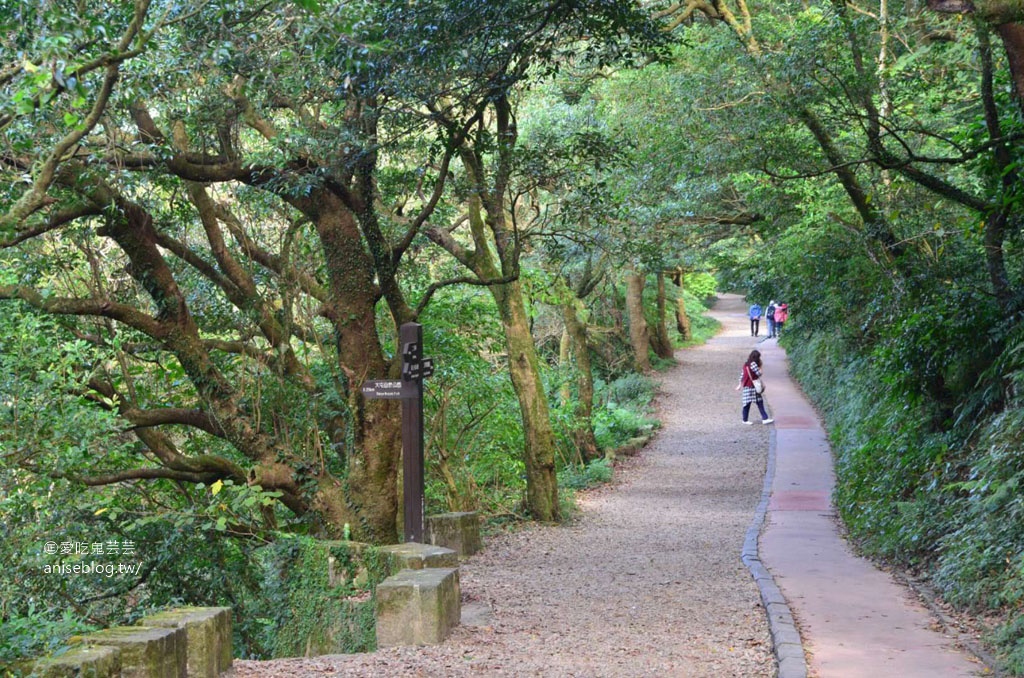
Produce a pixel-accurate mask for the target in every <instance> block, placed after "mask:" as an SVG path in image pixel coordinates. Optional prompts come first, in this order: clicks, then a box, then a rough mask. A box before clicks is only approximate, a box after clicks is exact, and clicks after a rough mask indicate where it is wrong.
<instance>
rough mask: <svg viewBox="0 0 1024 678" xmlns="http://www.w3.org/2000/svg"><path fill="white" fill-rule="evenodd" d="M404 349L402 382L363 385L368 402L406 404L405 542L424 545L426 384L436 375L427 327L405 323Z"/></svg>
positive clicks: (400, 339)
mask: <svg viewBox="0 0 1024 678" xmlns="http://www.w3.org/2000/svg"><path fill="white" fill-rule="evenodd" d="M398 342H399V345H400V346H401V347H402V378H401V379H400V380H397V379H372V380H367V381H366V382H364V383H363V395H364V396H366V397H367V398H383V399H386V400H401V401H402V474H403V478H404V482H403V486H402V490H403V492H402V497H403V500H404V505H405V516H404V517H405V541H407V542H409V541H414V542H417V543H420V544H422V543H423V513H424V498H423V380H424V379H425V378H427V377H429V376H430V375H432V374H433V373H434V361H433V359H431V358H424V357H423V326H422V325H420V324H419V323H404V324H403V325H402V327H401V328H399V332H398Z"/></svg>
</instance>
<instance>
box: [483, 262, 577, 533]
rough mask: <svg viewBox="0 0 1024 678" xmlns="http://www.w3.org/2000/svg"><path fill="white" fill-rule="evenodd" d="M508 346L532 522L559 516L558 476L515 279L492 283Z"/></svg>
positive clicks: (534, 356)
mask: <svg viewBox="0 0 1024 678" xmlns="http://www.w3.org/2000/svg"><path fill="white" fill-rule="evenodd" d="M490 290H491V293H492V294H493V296H494V300H495V302H496V303H497V305H498V313H499V315H500V316H501V324H502V327H503V329H504V330H505V341H506V343H507V345H508V369H509V374H510V375H511V377H512V387H513V388H514V389H515V392H516V397H517V398H518V399H519V410H520V413H521V415H522V418H523V443H524V446H523V462H524V464H525V466H526V503H527V507H528V509H529V511H530V515H532V516H533V518H534V519H536V520H541V521H547V522H551V521H556V520H558V519H559V517H560V516H559V513H560V512H559V506H558V479H557V477H556V475H555V432H554V429H552V427H551V416H550V412H549V409H548V398H547V394H546V393H545V392H544V384H543V382H542V380H541V376H540V359H539V358H538V356H537V349H536V346H535V345H534V343H533V336H532V335H531V334H530V324H529V320H528V318H527V315H526V305H525V303H524V302H523V293H522V287H521V285H520V283H519V281H515V282H510V283H503V284H500V285H491V286H490Z"/></svg>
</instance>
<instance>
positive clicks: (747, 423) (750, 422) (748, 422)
mask: <svg viewBox="0 0 1024 678" xmlns="http://www.w3.org/2000/svg"><path fill="white" fill-rule="evenodd" d="M743 423H744V424H746V425H747V426H750V425H751V424H753V423H754V422H752V421H745V422H743Z"/></svg>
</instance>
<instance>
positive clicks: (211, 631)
mask: <svg viewBox="0 0 1024 678" xmlns="http://www.w3.org/2000/svg"><path fill="white" fill-rule="evenodd" d="M140 623H141V624H142V626H155V627H158V628H175V629H185V636H186V638H187V641H186V643H187V647H188V650H187V655H188V660H187V667H188V668H187V671H188V675H189V678H217V676H219V675H220V674H221V672H223V671H227V670H228V669H229V668H231V660H232V652H231V608H230V607H179V608H175V609H173V610H167V611H165V612H158V613H156V614H153V615H150V616H148V617H144V618H143V619H142V621H141V622H140Z"/></svg>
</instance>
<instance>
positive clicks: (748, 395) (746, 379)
mask: <svg viewBox="0 0 1024 678" xmlns="http://www.w3.org/2000/svg"><path fill="white" fill-rule="evenodd" d="M760 379H761V352H760V351H757V350H754V351H751V352H750V355H749V356H747V362H745V363H743V369H742V370H741V371H740V382H739V383H738V384H736V390H737V391H738V390H740V389H743V410H742V413H743V423H744V424H747V425H750V424H752V423H753V422H752V421H750V420H748V419H747V417H748V416H750V404H751V403H757V409H758V410H760V411H761V423H762V424H770V423H772V422H773V421H775V420H774V419H772V418H771V417H769V416H768V412H767V411H766V410H765V409H764V398H763V397H762V396H761V394H762V393H763V392H764V386H763V382H761V381H760ZM755 380H756V381H755ZM759 383H760V384H762V386H761V390H760V392H759V391H758V388H757V384H759Z"/></svg>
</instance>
